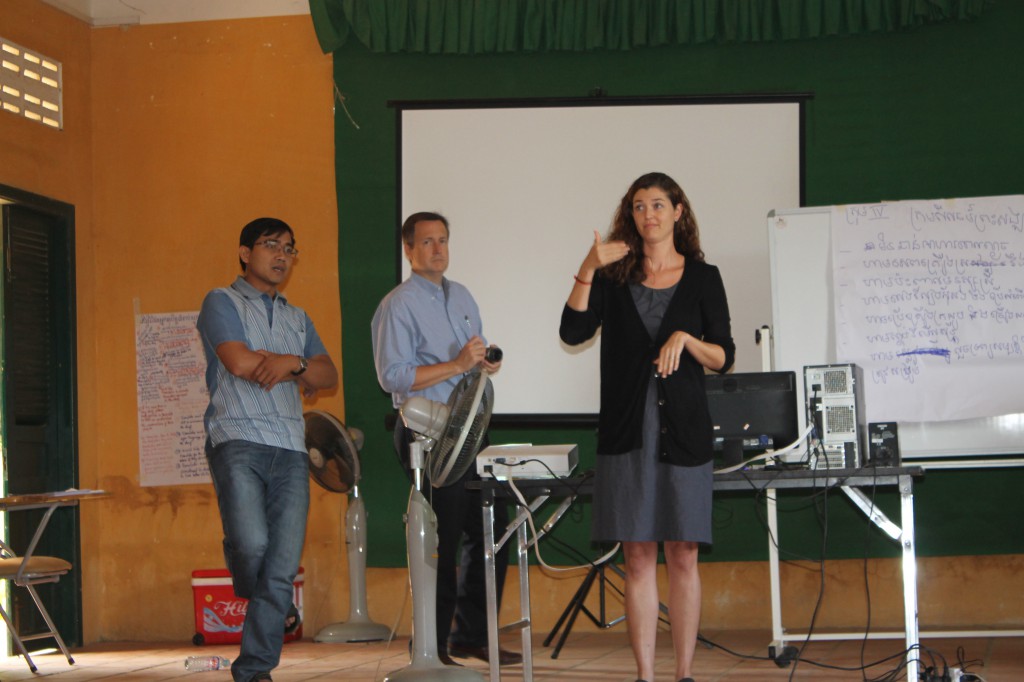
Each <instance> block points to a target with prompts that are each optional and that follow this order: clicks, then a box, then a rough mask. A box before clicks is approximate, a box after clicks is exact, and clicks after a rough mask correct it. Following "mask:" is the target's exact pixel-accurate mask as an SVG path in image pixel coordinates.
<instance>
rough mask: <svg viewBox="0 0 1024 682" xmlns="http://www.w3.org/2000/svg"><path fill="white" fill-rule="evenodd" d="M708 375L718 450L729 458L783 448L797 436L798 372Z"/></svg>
mask: <svg viewBox="0 0 1024 682" xmlns="http://www.w3.org/2000/svg"><path fill="white" fill-rule="evenodd" d="M704 379H705V387H706V390H707V396H708V409H709V410H710V412H711V420H712V423H713V424H714V438H715V451H716V452H719V453H721V456H722V459H723V460H725V462H726V463H738V462H739V461H740V460H741V459H743V458H745V457H750V456H752V455H755V454H760V453H762V452H765V451H767V450H777V449H779V448H783V447H785V446H787V445H789V444H790V443H792V442H793V441H795V440H796V439H797V435H798V434H799V432H800V426H799V421H798V418H797V385H796V373H795V372H750V373H746V374H744V373H737V374H709V375H708V376H706V377H704Z"/></svg>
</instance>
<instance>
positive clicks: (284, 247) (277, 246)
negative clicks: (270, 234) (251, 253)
mask: <svg viewBox="0 0 1024 682" xmlns="http://www.w3.org/2000/svg"><path fill="white" fill-rule="evenodd" d="M253 246H262V247H263V248H265V249H267V250H268V251H281V252H282V253H284V255H286V256H288V257H289V258H294V257H295V256H298V255H299V250H298V249H296V248H295V247H294V246H292V245H291V244H282V243H281V242H280V241H278V240H277V239H264V240H263V241H261V242H256V243H255V244H253Z"/></svg>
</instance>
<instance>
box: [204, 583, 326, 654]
mask: <svg viewBox="0 0 1024 682" xmlns="http://www.w3.org/2000/svg"><path fill="white" fill-rule="evenodd" d="M305 580H306V577H305V572H304V571H303V569H302V568H301V567H300V568H299V574H298V575H297V576H295V597H294V599H293V601H294V602H295V606H297V607H298V609H299V615H300V616H301V615H302V586H303V583H304V582H305ZM192 598H193V601H194V602H195V611H196V634H195V636H193V637H192V643H193V644H196V645H199V646H201V645H203V644H237V643H239V642H241V641H242V622H243V621H244V620H245V609H246V607H247V606H248V605H249V600H248V599H242V598H241V597H236V596H235V589H234V586H233V585H232V584H231V574H230V573H228V570H227V569H226V568H216V569H207V570H199V571H192ZM296 639H302V625H299V628H298V629H297V630H296V631H295V632H292V633H291V634H285V636H284V641H286V642H291V641H293V640H296Z"/></svg>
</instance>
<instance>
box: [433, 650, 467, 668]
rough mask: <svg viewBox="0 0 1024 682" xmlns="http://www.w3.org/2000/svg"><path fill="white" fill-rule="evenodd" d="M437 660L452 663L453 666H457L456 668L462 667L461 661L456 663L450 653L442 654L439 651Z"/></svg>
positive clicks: (446, 663) (447, 663)
mask: <svg viewBox="0 0 1024 682" xmlns="http://www.w3.org/2000/svg"><path fill="white" fill-rule="evenodd" d="M437 660H439V661H441V663H443V664H444V665H450V666H453V667H456V668H461V667H462V664H461V663H456V662H455V661H453V660H452V657H451V656H449V655H448V654H441V653H439V654H438V655H437Z"/></svg>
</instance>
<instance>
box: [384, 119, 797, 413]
mask: <svg viewBox="0 0 1024 682" xmlns="http://www.w3.org/2000/svg"><path fill="white" fill-rule="evenodd" d="M439 106H440V105H439ZM400 128H401V141H400V148H401V173H400V177H401V197H400V209H401V215H402V217H403V219H404V217H405V216H407V215H409V214H411V213H413V212H416V211H438V212H440V213H442V214H444V215H445V216H447V217H448V218H449V220H450V221H451V242H450V252H451V264H450V268H449V271H448V273H447V274H448V277H449V278H450V279H452V280H455V281H458V282H461V283H463V284H465V285H466V286H468V287H469V289H470V291H472V292H473V295H474V297H475V298H476V299H477V302H478V303H479V305H480V310H481V313H482V317H483V323H484V334H485V336H486V337H487V340H488V342H490V343H494V344H497V345H498V346H501V347H502V349H503V350H504V351H505V359H504V362H503V366H502V371H501V372H500V373H499V374H498V375H497V376H496V377H495V378H494V383H495V413H496V414H517V415H581V414H596V413H597V411H598V407H599V380H600V375H599V371H598V355H599V349H598V348H597V344H596V343H592V344H589V345H587V346H584V347H578V348H569V347H566V346H564V345H563V344H562V343H561V342H560V341H559V338H558V325H559V319H560V316H561V313H562V307H563V305H564V303H565V300H566V297H567V296H568V295H569V290H570V289H571V287H572V275H573V274H575V272H576V271H577V269H578V268H579V265H580V262H581V261H582V260H583V257H584V256H585V255H586V253H587V250H588V249H589V248H590V245H591V244H592V243H593V238H594V237H593V231H594V230H595V229H596V230H599V231H600V232H601V234H602V235H605V234H606V233H607V232H608V228H609V226H610V225H611V221H612V216H613V213H614V211H615V209H616V207H617V204H618V201H619V199H620V198H621V197H622V195H623V194H624V193H625V192H626V190H627V189H628V188H629V185H630V184H631V183H632V181H633V180H635V179H636V178H637V177H639V176H640V175H642V174H644V173H647V172H650V171H662V172H665V173H667V174H669V175H670V176H672V177H673V178H674V179H675V180H676V181H677V182H678V183H679V184H680V185H681V186H682V188H683V190H684V191H685V192H686V194H687V196H688V197H689V199H690V203H691V205H692V207H693V210H694V213H695V214H696V216H697V221H698V224H699V226H700V231H701V241H702V247H703V249H704V252H705V254H706V256H707V261H708V262H709V263H712V264H714V265H717V266H718V267H719V268H720V270H721V272H722V277H723V279H724V281H725V288H726V292H727V295H728V298H729V306H730V312H731V315H732V331H733V337H734V338H735V341H736V346H737V352H736V365H735V368H736V371H759V370H760V369H761V360H760V351H759V350H758V348H757V345H756V343H755V341H754V332H755V330H757V329H759V328H760V327H761V326H763V325H766V324H768V322H769V308H770V287H769V286H768V285H767V282H768V272H769V264H768V259H767V257H766V255H767V244H766V236H765V234H764V232H762V231H761V228H760V225H761V224H762V221H763V219H764V216H765V214H766V213H767V212H768V211H769V210H770V209H771V208H772V207H773V206H780V205H798V204H799V203H800V187H801V178H800V170H801V158H800V155H801V143H800V142H801V131H800V104H799V102H797V101H795V100H793V99H790V100H789V101H774V102H770V103H765V102H756V101H740V102H737V103H728V104H723V103H706V102H702V103H685V104H676V103H673V104H652V105H643V104H640V105H633V104H630V105H621V104H620V105H615V106H565V107H562V106H552V107H547V106H541V107H537V106H514V107H505V108H461V109H460V108H425V109H418V108H414V109H404V110H402V112H401V119H400ZM766 169H770V171H767V172H766ZM408 274H409V269H408V263H407V262H406V261H405V260H404V259H403V270H402V277H403V278H405V277H407V276H408Z"/></svg>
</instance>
